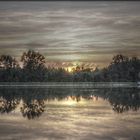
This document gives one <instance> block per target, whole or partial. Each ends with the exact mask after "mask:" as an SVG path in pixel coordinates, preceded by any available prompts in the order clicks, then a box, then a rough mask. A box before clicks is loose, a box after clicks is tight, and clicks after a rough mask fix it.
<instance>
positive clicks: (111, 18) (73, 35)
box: [0, 2, 140, 66]
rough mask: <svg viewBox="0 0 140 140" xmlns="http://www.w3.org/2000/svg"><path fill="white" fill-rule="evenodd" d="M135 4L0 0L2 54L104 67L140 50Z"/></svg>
mask: <svg viewBox="0 0 140 140" xmlns="http://www.w3.org/2000/svg"><path fill="white" fill-rule="evenodd" d="M139 23H140V4H139V2H12V3H10V2H0V54H3V53H6V54H7V53H12V55H13V56H15V57H17V59H18V58H19V57H20V55H21V53H22V51H26V50H28V49H35V50H37V51H40V52H41V53H43V54H44V55H45V56H46V58H47V60H49V61H55V62H57V61H61V63H63V62H65V61H67V62H74V61H76V62H79V63H80V62H85V61H86V62H95V63H97V65H98V64H99V65H102V66H103V65H106V64H108V63H109V61H111V58H112V56H113V55H115V54H117V53H123V54H126V55H129V56H134V55H137V56H139V52H140V46H139V44H140V24H139Z"/></svg>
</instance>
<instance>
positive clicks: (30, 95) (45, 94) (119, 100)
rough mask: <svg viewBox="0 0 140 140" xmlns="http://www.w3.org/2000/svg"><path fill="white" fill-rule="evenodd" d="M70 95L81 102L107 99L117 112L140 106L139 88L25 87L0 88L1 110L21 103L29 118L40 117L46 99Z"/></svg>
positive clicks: (23, 112) (58, 99) (22, 110)
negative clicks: (82, 100)
mask: <svg viewBox="0 0 140 140" xmlns="http://www.w3.org/2000/svg"><path fill="white" fill-rule="evenodd" d="M19 93H20V94H19ZM68 97H70V99H71V100H74V101H76V102H80V101H81V99H83V98H84V99H85V100H94V101H95V100H98V97H100V98H102V99H104V100H107V101H108V102H109V103H110V105H111V106H112V109H113V110H114V111H115V112H117V113H123V112H126V111H128V110H133V111H137V110H138V109H139V108H140V93H139V90H138V89H96V90H89V89H87V90H86V89H84V90H80V89H72V88H65V89H63V88H59V89H55V88H54V89H52V88H51V89H46V88H39V89H37V88H27V89H26V88H24V89H18V88H17V89H11V88H10V89H5V88H1V89H0V112H1V113H4V112H7V113H9V112H10V111H13V110H14V109H15V108H16V106H17V105H18V104H19V102H20V100H22V101H23V103H22V104H21V106H22V107H21V110H20V111H21V113H22V115H23V116H24V117H26V118H28V119H34V118H37V117H40V116H41V115H42V113H43V112H44V111H45V103H44V100H45V101H48V102H49V101H52V100H55V99H56V100H57V101H61V100H64V99H66V98H68Z"/></svg>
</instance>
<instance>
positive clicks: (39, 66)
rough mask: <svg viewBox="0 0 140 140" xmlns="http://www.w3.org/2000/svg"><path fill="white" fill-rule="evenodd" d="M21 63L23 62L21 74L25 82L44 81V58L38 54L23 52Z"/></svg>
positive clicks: (30, 51)
mask: <svg viewBox="0 0 140 140" xmlns="http://www.w3.org/2000/svg"><path fill="white" fill-rule="evenodd" d="M21 61H22V62H23V74H24V77H25V81H39V82H42V81H44V80H45V74H46V67H45V57H44V56H43V55H41V54H40V53H39V52H35V51H33V50H29V51H28V52H24V53H23V55H22V57H21Z"/></svg>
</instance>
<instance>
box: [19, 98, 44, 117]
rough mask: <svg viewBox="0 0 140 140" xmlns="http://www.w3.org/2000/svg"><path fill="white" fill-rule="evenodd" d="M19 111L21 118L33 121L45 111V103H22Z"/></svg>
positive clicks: (39, 101)
mask: <svg viewBox="0 0 140 140" xmlns="http://www.w3.org/2000/svg"><path fill="white" fill-rule="evenodd" d="M20 111H21V113H22V115H23V117H27V118H28V119H34V118H37V117H39V116H41V114H42V113H43V112H44V111H45V103H44V101H43V100H31V101H30V102H24V103H23V105H22V107H21V108H20Z"/></svg>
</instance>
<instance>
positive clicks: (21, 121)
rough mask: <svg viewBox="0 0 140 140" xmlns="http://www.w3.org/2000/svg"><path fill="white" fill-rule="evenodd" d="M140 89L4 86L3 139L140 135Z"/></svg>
mask: <svg viewBox="0 0 140 140" xmlns="http://www.w3.org/2000/svg"><path fill="white" fill-rule="evenodd" d="M139 107H140V90H139V89H135V88H130V89H126V88H125V89H122V88H120V89H118V88H117V89H72V88H67V89H61V88H59V89H57V88H54V89H46V88H26V89H25V88H8V89H7V88H0V140H19V139H21V140H55V139H60V140H62V139H64V140H140V110H139Z"/></svg>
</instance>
